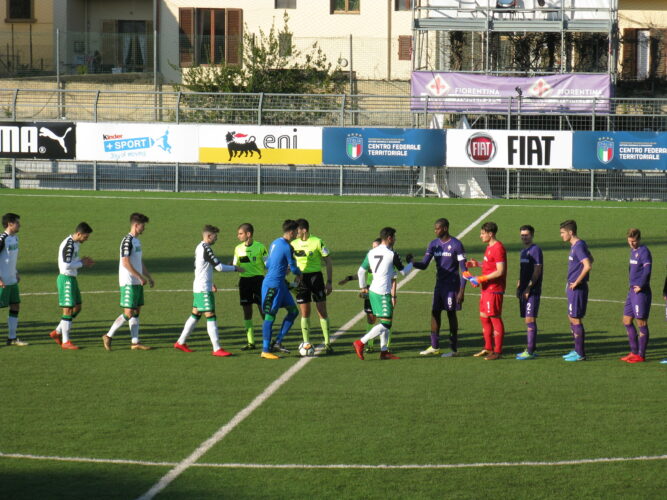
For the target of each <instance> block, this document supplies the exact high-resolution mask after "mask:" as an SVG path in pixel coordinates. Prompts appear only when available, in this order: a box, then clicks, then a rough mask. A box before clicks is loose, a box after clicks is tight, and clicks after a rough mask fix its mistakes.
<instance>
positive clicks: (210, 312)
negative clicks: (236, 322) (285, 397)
mask: <svg viewBox="0 0 667 500" xmlns="http://www.w3.org/2000/svg"><path fill="white" fill-rule="evenodd" d="M219 232H220V229H218V228H217V227H215V226H211V225H209V224H207V225H205V226H204V229H203V230H202V241H201V242H200V243H199V244H198V245H197V248H195V279H194V282H193V284H192V295H193V301H192V314H191V315H190V317H189V318H188V319H187V320H186V322H185V326H184V327H183V332H181V336H180V337H179V338H178V341H176V343H175V344H174V348H175V349H178V350H179V351H183V352H192V349H190V348H189V347H188V344H187V341H188V337H189V336H190V334H191V333H192V332H193V331H194V329H195V326H196V325H197V321H199V318H201V316H202V314H203V315H204V316H206V331H207V332H208V336H209V338H210V339H211V345H213V356H218V357H222V358H224V357H226V356H231V355H232V353H231V352H229V351H226V350H224V349H222V348H221V347H220V339H219V337H218V323H217V319H216V316H215V297H214V296H213V294H214V293H215V292H217V291H218V289H217V287H216V286H215V284H213V270H214V269H215V270H216V271H218V272H234V271H236V272H239V273H242V272H243V271H244V269H243V268H242V267H238V266H226V265H225V264H223V263H222V262H220V260H218V258H217V257H216V256H215V254H214V253H213V250H212V249H211V246H212V245H215V242H216V241H218V233H219Z"/></svg>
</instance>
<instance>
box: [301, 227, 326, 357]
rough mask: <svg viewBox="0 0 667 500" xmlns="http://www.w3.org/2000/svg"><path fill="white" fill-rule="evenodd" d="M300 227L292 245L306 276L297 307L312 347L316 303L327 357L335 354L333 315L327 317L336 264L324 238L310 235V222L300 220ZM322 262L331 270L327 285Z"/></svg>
mask: <svg viewBox="0 0 667 500" xmlns="http://www.w3.org/2000/svg"><path fill="white" fill-rule="evenodd" d="M296 222H297V224H298V226H299V228H298V230H297V237H296V239H295V240H293V241H292V242H291V245H292V248H293V249H294V258H295V259H296V265H297V266H298V267H299V269H301V272H302V273H303V276H302V277H301V281H300V284H299V286H298V287H297V289H296V303H297V304H299V309H300V311H301V334H302V336H303V341H304V343H306V344H310V303H311V301H313V302H315V306H316V307H317V314H318V316H319V317H320V326H321V328H322V335H323V336H324V349H325V352H326V353H327V354H331V353H333V349H332V348H331V344H330V342H329V315H328V313H327V302H326V300H327V295H330V294H331V292H332V290H333V288H332V286H331V284H332V280H333V263H332V262H331V257H330V255H329V249H328V248H327V246H326V245H325V244H324V241H322V239H321V238H318V237H317V236H313V235H312V234H310V225H309V224H308V221H307V220H306V219H297V221H296ZM322 261H324V264H325V266H326V270H327V281H326V283H325V282H324V277H323V276H322Z"/></svg>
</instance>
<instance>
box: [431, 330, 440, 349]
mask: <svg viewBox="0 0 667 500" xmlns="http://www.w3.org/2000/svg"><path fill="white" fill-rule="evenodd" d="M431 347H432V348H433V349H440V335H438V333H437V332H431Z"/></svg>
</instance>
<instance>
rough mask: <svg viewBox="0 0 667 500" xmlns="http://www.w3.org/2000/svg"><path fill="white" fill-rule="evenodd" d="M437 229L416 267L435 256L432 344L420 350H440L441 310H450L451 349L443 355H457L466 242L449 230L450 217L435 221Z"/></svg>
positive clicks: (424, 265) (425, 353) (433, 352)
mask: <svg viewBox="0 0 667 500" xmlns="http://www.w3.org/2000/svg"><path fill="white" fill-rule="evenodd" d="M433 230H434V232H435V235H436V236H437V238H436V239H434V240H433V241H432V242H431V243H429V245H428V248H427V249H426V253H425V254H424V258H423V259H422V261H421V262H414V263H413V265H414V267H415V269H421V270H424V269H426V268H427V267H428V265H429V263H430V262H431V259H435V266H436V271H437V274H436V281H435V289H434V290H433V306H432V308H431V345H430V346H429V347H428V348H427V349H426V350H424V351H421V352H420V353H419V354H420V355H421V356H430V355H438V354H440V338H439V337H440V325H441V315H442V311H447V319H448V321H449V347H450V348H451V351H450V352H446V353H444V354H443V355H442V357H443V358H448V357H455V356H458V350H457V349H458V329H459V320H458V318H457V316H456V311H459V310H461V304H462V303H463V296H464V291H465V283H466V280H465V279H463V278H462V277H461V276H460V275H459V270H460V271H461V272H464V271H465V270H466V256H465V250H464V248H463V244H462V243H461V242H460V241H459V240H458V239H456V238H454V237H453V236H451V235H450V234H449V221H448V220H447V219H444V218H443V219H438V220H436V221H435V226H434V229H433Z"/></svg>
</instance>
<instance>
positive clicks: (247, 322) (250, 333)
mask: <svg viewBox="0 0 667 500" xmlns="http://www.w3.org/2000/svg"><path fill="white" fill-rule="evenodd" d="M243 328H245V334H246V336H247V337H248V344H254V343H255V331H254V330H253V328H252V320H251V319H244V320H243Z"/></svg>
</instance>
